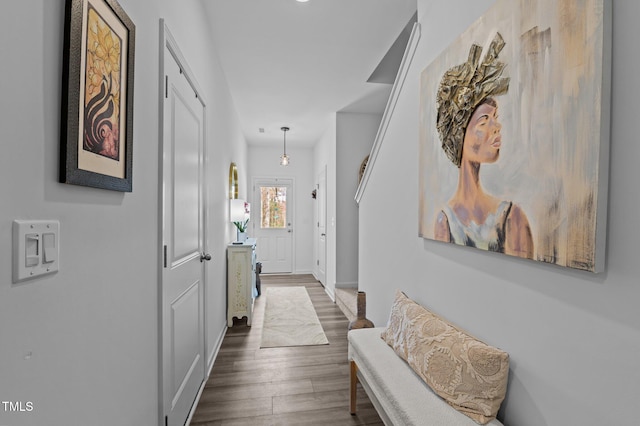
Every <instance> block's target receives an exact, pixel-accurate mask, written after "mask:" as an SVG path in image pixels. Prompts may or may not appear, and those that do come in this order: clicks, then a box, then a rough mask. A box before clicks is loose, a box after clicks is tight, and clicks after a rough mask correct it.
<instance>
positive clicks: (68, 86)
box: [60, 0, 135, 192]
mask: <svg viewBox="0 0 640 426" xmlns="http://www.w3.org/2000/svg"><path fill="white" fill-rule="evenodd" d="M134 50H135V25H134V24H133V22H132V21H131V19H130V18H129V17H128V16H127V14H126V13H125V12H124V10H123V9H122V7H120V5H119V4H118V2H117V1H115V0H67V3H66V12H65V34H64V52H63V73H62V74H63V75H62V119H61V140H60V182H63V183H70V184H75V185H84V186H91V187H96V188H103V189H110V190H114V191H123V192H131V191H132V188H133V186H132V184H133V180H132V172H133V158H132V156H133V77H134V53H135V52H134Z"/></svg>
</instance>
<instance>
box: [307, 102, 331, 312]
mask: <svg viewBox="0 0 640 426" xmlns="http://www.w3.org/2000/svg"><path fill="white" fill-rule="evenodd" d="M313 161H314V167H313V170H314V173H313V176H314V182H315V184H316V185H317V184H318V176H319V175H320V172H321V171H322V170H326V172H327V205H326V210H327V223H326V234H327V236H326V251H327V253H326V255H327V256H326V259H327V260H326V268H325V274H326V277H325V281H326V282H325V283H324V288H325V291H326V292H327V294H328V295H329V297H331V298H332V299H334V300H335V289H336V199H337V196H336V114H332V115H331V117H330V120H329V121H328V122H327V130H326V131H325V132H324V134H323V135H322V137H321V138H320V140H319V141H318V142H317V143H316V145H315V147H314V150H313ZM313 241H314V255H315V258H316V259H318V253H317V248H318V235H317V233H316V234H315V235H314V239H313ZM314 271H315V273H316V276H317V273H318V268H317V265H316V266H315V267H314Z"/></svg>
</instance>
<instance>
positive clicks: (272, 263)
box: [251, 178, 294, 274]
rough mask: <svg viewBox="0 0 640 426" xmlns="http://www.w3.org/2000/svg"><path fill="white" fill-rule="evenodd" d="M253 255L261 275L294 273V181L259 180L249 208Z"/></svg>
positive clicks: (254, 186) (255, 182) (254, 187)
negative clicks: (254, 246) (255, 256)
mask: <svg viewBox="0 0 640 426" xmlns="http://www.w3.org/2000/svg"><path fill="white" fill-rule="evenodd" d="M251 221H252V222H253V233H254V236H255V238H256V240H257V246H256V254H257V257H258V262H261V263H262V273H265V274H271V273H279V274H281V273H291V272H292V271H293V259H292V253H293V230H294V227H293V223H294V222H293V180H292V179H277V178H276V179H258V180H255V181H254V185H253V205H252V206H251Z"/></svg>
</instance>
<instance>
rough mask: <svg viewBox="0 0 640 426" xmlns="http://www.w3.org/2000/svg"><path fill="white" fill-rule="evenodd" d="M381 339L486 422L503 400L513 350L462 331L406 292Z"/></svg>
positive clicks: (439, 390) (399, 295)
mask: <svg viewBox="0 0 640 426" xmlns="http://www.w3.org/2000/svg"><path fill="white" fill-rule="evenodd" d="M381 337H382V339H383V340H385V341H386V342H387V344H388V345H389V346H390V347H392V348H393V349H394V351H395V352H396V353H397V354H398V355H399V356H400V357H402V358H403V359H404V360H405V361H407V363H408V364H409V365H410V366H411V368H413V370H414V371H415V372H416V373H417V374H418V375H419V376H420V377H422V379H423V380H424V381H425V382H426V383H427V384H428V385H429V387H430V388H431V389H433V391H434V392H435V393H437V394H438V395H440V396H441V397H442V398H444V399H445V400H446V401H447V402H448V403H449V404H451V406H452V407H453V408H455V409H456V410H458V411H460V412H462V413H464V414H465V415H467V416H469V417H471V418H472V419H474V420H475V421H476V422H477V423H480V424H485V423H487V422H489V421H490V420H491V419H493V418H495V416H496V415H497V414H498V410H499V409H500V404H501V403H502V401H503V400H504V397H505V394H506V390H507V381H508V376H509V355H508V354H507V353H506V352H504V351H502V350H500V349H498V348H494V347H492V346H489V345H487V344H485V343H483V342H481V341H479V340H478V339H476V338H474V337H472V336H470V335H469V334H467V333H465V332H463V331H461V330H459V329H458V328H456V327H455V326H454V325H452V324H450V323H448V322H447V321H445V320H444V319H443V318H441V317H439V316H437V315H435V314H434V313H432V312H430V311H428V310H427V309H425V308H424V307H422V306H420V305H419V304H417V303H416V302H414V301H413V300H411V299H409V298H408V297H407V296H405V295H404V293H402V292H401V291H398V292H397V293H396V299H395V301H394V303H393V306H392V308H391V316H390V318H389V326H388V328H387V329H386V330H385V332H383V333H382V336H381Z"/></svg>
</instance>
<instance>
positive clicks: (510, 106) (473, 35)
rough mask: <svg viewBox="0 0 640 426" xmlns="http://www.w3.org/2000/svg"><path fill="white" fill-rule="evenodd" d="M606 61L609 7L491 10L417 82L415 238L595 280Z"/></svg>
mask: <svg viewBox="0 0 640 426" xmlns="http://www.w3.org/2000/svg"><path fill="white" fill-rule="evenodd" d="M610 63H611V2H610V0H531V1H527V2H514V1H511V0H497V1H496V2H495V3H494V5H493V6H492V7H491V9H489V10H488V11H487V12H486V13H485V14H484V15H483V16H482V17H481V18H480V19H478V20H477V21H476V22H475V23H474V24H473V25H472V26H471V27H470V28H468V29H467V30H466V31H465V32H464V33H463V34H462V35H460V37H459V38H458V39H457V40H456V41H454V43H453V44H452V45H450V46H449V47H448V48H447V49H446V50H445V51H444V52H442V53H441V54H440V55H439V56H438V57H437V58H436V59H435V60H434V61H433V62H432V63H431V64H430V65H428V66H427V67H426V68H425V69H424V70H423V71H422V73H421V75H420V132H419V134H420V136H419V137H420V142H419V151H420V152H419V179H420V181H419V191H420V192H419V197H420V199H419V234H420V236H422V237H423V238H427V239H433V240H437V241H443V242H450V243H455V244H458V245H462V246H468V247H474V248H477V249H482V250H488V251H493V252H498V253H503V254H507V255H512V256H518V257H522V258H528V259H532V260H536V261H540V262H546V263H551V264H555V265H559V266H563V267H569V268H574V269H579V270H585V271H590V272H599V271H602V270H603V269H604V259H605V252H604V251H605V247H606V214H607V189H608V175H609V171H608V166H609V121H610V110H609V104H610V66H611V65H610Z"/></svg>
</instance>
